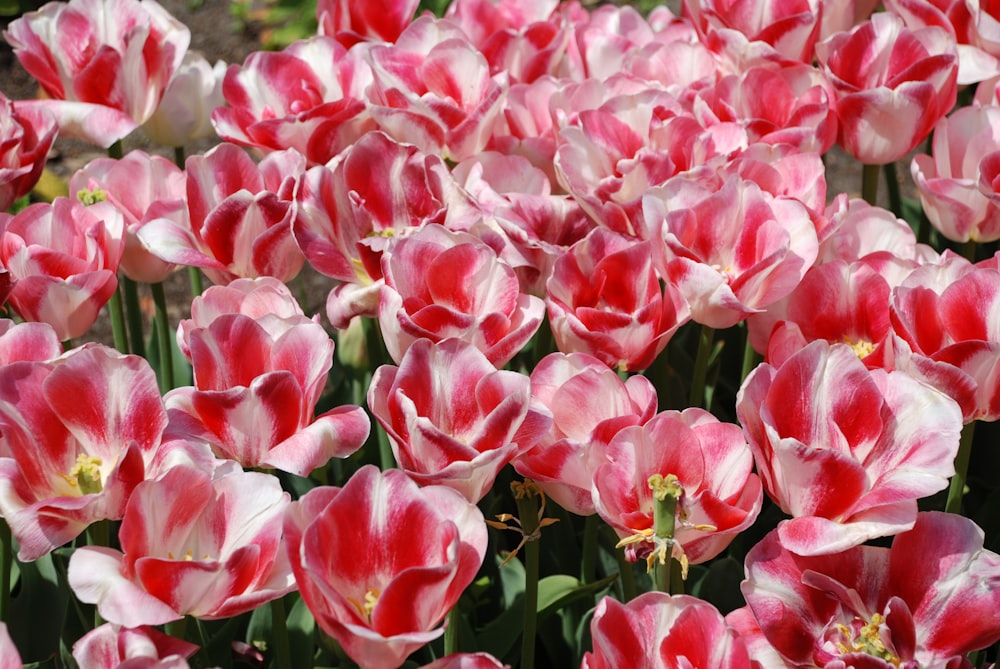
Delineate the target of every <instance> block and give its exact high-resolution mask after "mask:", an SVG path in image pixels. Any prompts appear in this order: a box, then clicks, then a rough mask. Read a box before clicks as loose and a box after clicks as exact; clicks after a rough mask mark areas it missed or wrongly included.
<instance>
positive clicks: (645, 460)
mask: <svg viewBox="0 0 1000 669" xmlns="http://www.w3.org/2000/svg"><path fill="white" fill-rule="evenodd" d="M752 470H753V455H752V454H751V452H750V449H749V448H748V447H747V442H746V440H745V439H744V438H743V435H742V434H741V433H740V429H739V427H738V426H737V425H732V424H728V423H721V422H719V421H718V420H717V419H716V418H715V417H714V416H712V414H710V413H708V412H707V411H704V410H702V409H695V408H691V409H686V410H685V411H683V412H678V411H663V412H661V413H659V414H657V415H656V416H654V417H653V418H652V419H650V420H649V421H648V422H646V423H645V424H643V425H635V426H631V427H627V428H625V429H623V430H621V431H619V432H618V434H616V435H615V436H614V438H613V439H611V441H610V443H609V444H608V446H607V448H606V449H604V454H603V458H602V464H600V466H598V467H597V469H596V471H595V472H594V483H593V487H592V493H593V497H594V508H595V509H596V510H597V513H598V515H600V516H601V518H603V519H604V520H605V521H606V522H607V523H608V524H609V525H611V527H612V528H613V529H614V530H615V532H616V533H617V534H618V536H619V538H621V539H637V538H638V539H642V540H641V541H637V542H636V543H632V544H630V545H629V547H628V548H627V551H628V554H629V556H630V558H631V559H633V560H634V559H645V558H647V557H648V556H649V555H651V554H652V553H653V552H654V543H653V541H652V538H651V536H652V532H653V529H654V528H653V503H654V502H653V491H652V490H651V489H650V486H649V480H650V477H652V476H654V475H657V474H658V475H660V476H662V477H663V478H667V477H669V476H670V475H673V476H675V477H676V478H677V483H678V484H679V485H680V486H681V487H682V489H683V492H682V494H681V497H680V499H679V500H678V502H677V512H676V521H675V522H676V525H675V533H674V537H673V540H674V542H675V545H674V547H673V550H674V551H675V555H678V556H683V558H684V559H686V560H687V562H689V563H691V564H700V563H702V562H705V561H707V560H710V559H712V558H713V557H715V556H716V555H718V554H719V553H721V552H722V551H723V550H724V549H725V548H726V546H728V545H729V543H730V542H731V541H732V540H733V538H734V537H735V536H736V535H737V534H739V533H740V532H742V531H743V530H745V529H746V528H748V527H750V525H752V524H753V521H754V520H756V518H757V514H758V513H759V512H760V507H761V502H762V500H763V492H762V490H761V485H760V479H759V478H757V475H756V474H754V473H753V471H752Z"/></svg>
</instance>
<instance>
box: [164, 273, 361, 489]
mask: <svg viewBox="0 0 1000 669" xmlns="http://www.w3.org/2000/svg"><path fill="white" fill-rule="evenodd" d="M272 281H273V280H272ZM258 285H259V286H260V288H262V289H263V290H262V291H261V292H263V291H267V290H268V289H269V288H270V290H275V291H277V292H278V296H276V297H279V298H281V299H278V300H275V301H277V302H278V306H279V309H289V305H288V303H289V302H290V303H292V304H293V305H294V300H293V299H292V297H291V294H290V293H288V291H287V289H284V287H282V289H277V288H275V287H274V284H272V283H271V282H262V283H261V284H258ZM241 288H242V286H241ZM238 290H239V289H237V291H238ZM237 291H234V290H229V291H228V294H230V295H231V294H232V293H233V292H237ZM215 292H216V287H213V288H210V289H209V290H208V291H206V294H205V295H204V296H203V297H201V298H199V299H198V300H195V304H196V305H198V306H197V307H196V308H195V307H193V308H192V311H193V312H197V313H198V317H199V319H206V320H207V317H211V315H212V314H211V312H212V310H213V308H212V307H211V306H209V305H206V307H207V308H205V309H202V308H201V304H200V303H201V302H206V303H209V304H211V303H213V302H214V303H218V302H223V303H225V302H226V301H227V300H226V299H225V295H224V296H223V299H222V300H218V299H217V298H216V294H215ZM282 293H284V294H283V295H282ZM263 299H264V300H266V301H267V302H268V303H270V302H271V299H270V298H268V297H267V296H266V293H265V295H264V296H263ZM255 302H256V300H253V301H251V300H249V299H248V300H244V302H243V304H245V305H246V307H247V309H246V311H248V312H249V315H248V314H245V313H240V312H236V313H222V314H219V315H216V316H214V317H212V318H211V320H210V321H208V322H207V323H206V324H205V325H202V326H200V327H198V325H200V323H185V324H184V326H183V327H182V333H183V338H184V341H185V343H186V344H187V348H188V350H189V351H190V356H191V363H192V367H193V369H194V383H195V385H194V387H186V388H177V389H175V390H172V391H171V392H169V393H168V394H167V395H166V397H165V398H164V401H165V403H166V406H167V411H168V414H169V416H170V426H169V427H168V432H169V433H170V435H171V436H174V437H181V438H185V439H194V440H196V441H204V442H205V443H208V444H209V445H211V447H212V449H213V450H214V451H215V453H216V454H217V455H218V456H220V457H224V458H230V459H232V460H235V461H237V462H239V463H240V464H241V465H243V466H244V467H269V468H270V467H273V468H277V469H281V470H283V471H287V472H291V473H293V474H297V475H299V476H307V475H308V474H309V472H311V471H312V470H314V469H316V468H317V467H320V466H322V465H325V464H326V463H327V462H328V461H329V460H330V458H333V457H341V458H343V457H347V456H348V455H350V454H351V453H354V452H355V451H356V450H358V449H359V448H360V447H361V445H362V444H364V442H365V440H366V439H367V438H368V432H369V429H370V423H369V420H368V417H367V415H366V414H365V413H364V411H363V410H362V409H361V408H360V407H356V406H351V405H346V406H340V407H336V408H334V409H331V410H329V411H327V412H325V413H323V414H322V415H320V416H314V413H315V409H316V403H317V402H318V401H319V396H320V393H321V392H322V389H323V386H324V384H325V383H326V379H327V374H328V373H329V371H330V365H331V364H332V361H333V348H334V344H333V341H332V340H331V339H330V338H329V336H327V334H326V331H324V330H323V328H322V327H321V326H320V325H319V323H317V322H316V321H314V320H312V319H309V318H306V317H305V316H303V315H301V311H299V313H298V314H295V313H293V314H292V315H288V316H284V317H283V316H281V315H280V314H272V313H266V312H264V313H262V311H263V310H261V309H259V307H258V305H257V304H255ZM240 306H241V307H242V306H243V305H240ZM297 306H298V305H294V307H295V308H294V309H290V310H291V311H293V312H294V311H297ZM216 308H218V307H216ZM206 311H207V312H209V313H208V314H206V313H204V312H206Z"/></svg>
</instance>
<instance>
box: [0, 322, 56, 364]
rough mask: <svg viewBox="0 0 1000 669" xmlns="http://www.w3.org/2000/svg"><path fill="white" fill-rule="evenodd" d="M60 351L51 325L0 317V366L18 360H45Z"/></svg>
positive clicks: (52, 357) (50, 358) (54, 356)
mask: <svg viewBox="0 0 1000 669" xmlns="http://www.w3.org/2000/svg"><path fill="white" fill-rule="evenodd" d="M62 353H63V348H62V344H61V343H59V338H58V337H57V336H56V333H55V330H53V329H52V326H51V325H48V324H46V323H15V322H14V321H12V320H9V319H7V318H0V366H2V365H9V364H11V363H12V362H19V361H37V362H46V361H49V360H53V359H55V358H58V357H59V356H60V355H62Z"/></svg>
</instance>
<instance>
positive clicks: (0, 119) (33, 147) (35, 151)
mask: <svg viewBox="0 0 1000 669" xmlns="http://www.w3.org/2000/svg"><path fill="white" fill-rule="evenodd" d="M57 130H58V128H57V126H56V121H55V118H54V117H53V116H52V114H50V113H49V112H48V111H46V110H44V109H41V108H38V107H37V106H32V105H30V104H24V103H20V102H18V103H15V102H13V101H11V100H8V99H7V96H5V95H4V94H3V93H0V211H4V210H6V209H7V208H8V207H10V205H12V204H13V203H14V200H16V199H18V198H19V197H22V196H24V195H27V194H28V193H29V192H31V189H32V188H34V186H35V184H36V183H38V179H39V178H40V177H41V176H42V169H44V167H45V161H46V160H47V159H48V156H49V149H50V148H51V147H52V142H53V141H54V140H55V138H56V132H57Z"/></svg>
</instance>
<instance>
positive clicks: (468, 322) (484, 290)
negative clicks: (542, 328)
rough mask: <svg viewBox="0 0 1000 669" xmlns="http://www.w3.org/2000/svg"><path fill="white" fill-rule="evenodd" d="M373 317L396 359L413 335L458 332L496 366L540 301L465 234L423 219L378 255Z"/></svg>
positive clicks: (535, 316) (526, 331)
mask: <svg viewBox="0 0 1000 669" xmlns="http://www.w3.org/2000/svg"><path fill="white" fill-rule="evenodd" d="M382 274H383V278H384V280H385V283H384V285H383V286H382V288H381V291H380V295H379V308H378V313H379V324H380V326H381V328H380V329H381V332H382V337H383V339H384V341H385V345H386V349H387V350H388V351H389V356H390V357H391V358H392V359H393V360H394V361H395V362H396V363H397V364H398V363H399V362H400V361H401V360H402V359H403V355H404V354H405V353H406V350H407V349H408V348H409V347H410V346H411V345H412V343H413V342H414V341H416V340H417V339H420V338H427V339H430V340H431V341H441V340H443V339H447V338H449V337H457V338H459V339H464V340H466V341H468V342H470V343H472V344H473V345H475V346H476V348H478V349H479V350H480V351H482V352H483V353H484V354H485V355H486V357H487V359H489V361H490V362H491V363H493V364H494V365H495V366H497V367H502V366H504V365H505V364H507V362H509V361H510V359H511V358H513V357H514V355H515V354H516V353H517V352H518V351H519V350H520V349H521V348H522V347H523V346H524V345H525V344H526V343H527V342H528V340H529V339H530V338H531V336H532V335H533V334H534V333H535V331H536V330H537V329H538V326H539V325H540V324H541V322H542V319H543V318H544V314H545V304H544V302H542V300H541V299H539V298H537V297H535V296H533V295H525V294H524V293H522V292H521V289H520V284H519V282H518V280H517V275H516V274H515V273H514V269H513V268H512V267H511V266H510V265H508V264H507V263H505V262H503V261H501V260H500V259H499V258H497V256H496V253H495V252H494V251H493V249H491V248H490V247H489V246H487V245H486V244H484V243H483V242H481V241H479V240H478V239H477V238H475V237H473V236H472V235H469V234H465V233H453V232H449V231H448V230H446V229H445V228H443V227H441V226H440V225H437V224H432V225H427V226H424V227H423V228H421V229H420V230H419V231H417V232H416V233H414V234H413V235H412V236H410V237H406V238H401V239H398V240H394V241H393V242H392V243H390V245H389V247H388V248H387V249H386V251H385V253H384V254H383V255H382Z"/></svg>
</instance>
